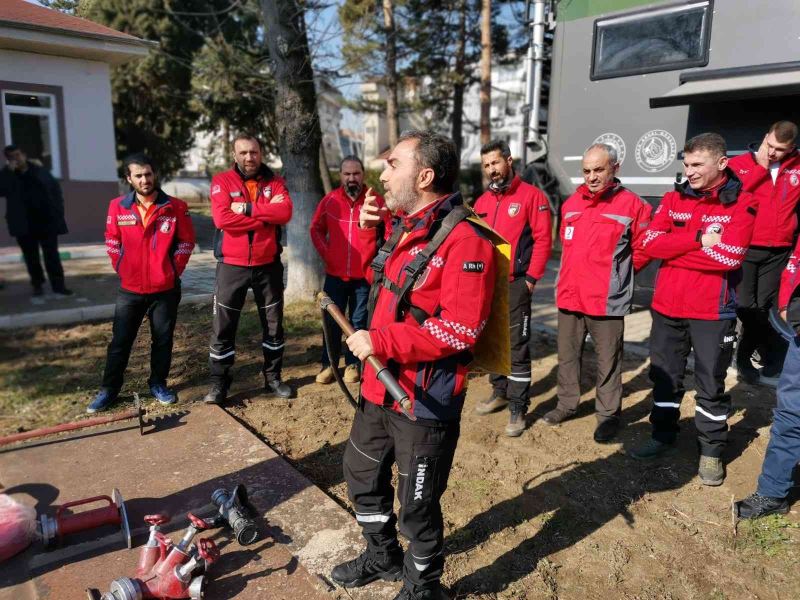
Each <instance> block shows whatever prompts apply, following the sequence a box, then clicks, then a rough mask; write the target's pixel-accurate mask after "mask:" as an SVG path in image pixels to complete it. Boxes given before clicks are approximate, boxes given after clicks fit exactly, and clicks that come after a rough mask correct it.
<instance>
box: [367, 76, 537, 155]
mask: <svg viewBox="0 0 800 600" xmlns="http://www.w3.org/2000/svg"><path fill="white" fill-rule="evenodd" d="M417 87H418V84H417V82H416V81H414V80H411V79H409V80H407V81H406V82H405V85H404V86H403V88H404V92H403V100H401V103H403V102H409V101H411V100H413V99H414V97H415V95H416V93H417ZM479 88H480V86H479V84H475V85H473V86H471V87H470V88H469V89H467V90H466V91H465V93H464V121H463V130H462V135H463V144H462V151H461V162H462V164H465V165H466V164H477V163H479V162H480V147H481V143H480V115H481V107H480V93H479V91H480V89H479ZM361 95H362V97H363V98H364V99H365V100H368V101H384V102H385V100H386V91H385V89H384V88H383V86H380V85H378V84H376V83H375V82H371V81H370V82H366V83H364V84H362V86H361ZM524 103H525V67H524V64H523V62H522V61H520V62H519V63H518V64H515V65H493V66H492V112H491V120H492V139H504V140H506V141H507V142H508V143H509V146H510V147H511V153H512V155H513V156H514V157H515V158H518V157H519V156H520V155H521V153H522V146H521V145H520V136H521V130H522V120H523V113H522V107H523V105H524ZM429 121H430V119H427V118H426V116H425V115H423V114H418V113H416V114H414V113H412V114H409V113H401V116H400V130H401V131H402V130H403V129H407V128H409V127H426V126H433V127H434V128H436V129H438V130H440V131H441V133H443V134H445V135H450V134H451V131H450V123H449V122H447V123H439V124H429ZM364 122H365V136H364V159H365V162H366V163H368V164H369V165H370V166H372V167H373V168H381V166H382V162H383V161H382V160H381V159H379V158H378V157H379V156H380V155H381V154H382V153H383V152H384V151H385V150H386V149H387V148H388V146H389V133H388V125H387V122H386V115H385V114H384V113H375V112H373V113H366V114H365V115H364Z"/></svg>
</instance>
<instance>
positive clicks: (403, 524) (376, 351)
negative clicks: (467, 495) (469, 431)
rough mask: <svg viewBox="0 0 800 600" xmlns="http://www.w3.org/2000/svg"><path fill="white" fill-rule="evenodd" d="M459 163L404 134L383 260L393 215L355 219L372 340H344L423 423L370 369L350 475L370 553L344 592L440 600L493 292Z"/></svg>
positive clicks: (390, 188)
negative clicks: (468, 409) (459, 462)
mask: <svg viewBox="0 0 800 600" xmlns="http://www.w3.org/2000/svg"><path fill="white" fill-rule="evenodd" d="M458 164H459V160H458V152H457V151H456V148H455V145H454V144H453V142H452V141H451V140H449V139H447V138H445V137H443V136H441V135H437V134H433V133H430V132H424V131H410V132H406V133H404V134H403V135H402V136H400V140H399V142H398V144H397V145H396V146H395V147H394V148H393V149H392V152H391V154H390V155H389V158H388V160H387V167H386V169H385V170H384V171H383V173H382V174H381V181H382V182H383V185H384V188H385V189H386V204H387V206H388V209H389V210H391V211H392V212H393V213H395V214H396V217H395V220H394V222H393V224H392V231H393V233H392V235H391V237H390V238H389V240H388V241H387V242H386V243H385V244H384V245H383V247H382V248H381V249H380V251H377V249H378V243H379V240H378V238H377V235H376V228H377V225H378V224H379V223H380V222H381V219H382V216H383V214H384V213H385V211H386V210H387V209H386V208H380V207H379V206H378V204H377V201H376V197H375V196H374V195H373V194H368V195H367V197H366V199H365V201H364V206H363V208H362V209H361V214H360V222H359V227H360V229H359V236H360V237H361V241H362V260H363V264H364V272H365V274H366V276H367V278H368V279H369V280H370V282H371V283H372V290H371V294H370V306H369V309H370V310H369V324H368V327H369V329H368V330H360V331H356V332H355V333H354V334H353V335H351V336H349V337H348V338H347V345H348V346H349V348H350V350H352V352H353V354H355V355H356V356H357V357H358V358H359V359H360V360H364V359H366V358H367V357H368V356H371V355H374V356H376V357H377V358H378V359H380V360H381V361H382V362H384V363H388V368H389V370H390V371H391V372H392V373H393V374H394V375H395V377H396V378H397V380H398V381H399V383H400V385H401V386H402V387H403V389H404V390H405V392H406V393H407V394H408V395H409V397H410V400H411V405H410V412H411V413H412V414H413V416H414V417H415V418H416V421H414V422H412V421H411V420H409V419H408V418H407V417H405V416H403V415H401V414H400V411H399V408H398V405H397V404H396V403H395V402H389V401H388V396H387V393H386V390H385V388H384V387H383V386H382V385H381V384H380V383H379V381H378V380H377V378H376V373H375V371H374V369H372V368H371V367H370V366H368V365H367V366H365V368H364V374H363V382H362V388H361V394H362V402H361V403H360V407H359V409H358V410H357V411H356V416H355V419H354V421H353V426H352V430H351V433H350V441H349V443H348V445H347V449H346V451H345V455H344V476H345V479H346V481H347V486H348V493H349V496H350V500H351V501H352V503H353V505H354V507H355V513H356V519H357V521H358V522H359V524H360V525H361V526H362V530H363V533H364V537H365V538H366V540H367V549H366V551H365V552H364V553H362V554H361V555H360V556H359V557H358V558H356V559H354V560H351V561H348V562H345V563H342V564H340V565H338V566H337V567H335V568H334V569H333V572H332V573H331V576H332V578H333V580H334V581H336V582H337V583H338V584H340V585H342V586H344V587H360V586H363V585H366V584H368V583H371V582H373V581H376V580H378V579H384V580H387V581H398V580H400V579H402V580H403V588H402V589H401V590H400V593H399V594H398V595H397V599H406V600H411V599H425V600H429V599H438V598H442V597H444V596H443V592H442V588H441V584H440V583H439V579H440V578H441V575H442V571H443V568H444V557H443V555H442V550H443V548H442V547H443V538H444V535H443V534H444V531H443V519H442V510H441V506H440V503H439V501H440V498H441V496H442V493H443V492H444V490H445V488H446V486H447V479H448V476H449V474H450V467H451V465H452V462H453V454H454V452H455V448H456V442H457V441H458V436H459V426H460V423H459V419H460V416H461V410H462V408H463V405H464V397H465V395H466V383H467V373H468V365H469V363H470V362H471V360H472V355H471V353H470V350H471V349H472V348H473V347H474V345H475V344H476V342H477V340H478V337H479V336H480V334H481V331H482V330H483V328H484V326H485V324H486V321H487V319H488V318H489V312H490V306H491V302H492V297H493V293H494V283H495V268H496V265H495V255H494V248H493V246H492V243H491V242H490V241H489V239H488V238H487V237H486V236H485V235H484V234H483V232H482V230H481V229H480V228H479V227H478V226H477V225H474V224H472V223H470V222H464V221H463V220H462V219H463V218H464V217H465V216H466V215H467V214H469V213H470V211H469V210H468V209H467V208H466V207H465V206H464V202H463V199H462V198H461V195H460V194H459V193H453V189H454V187H455V184H456V180H457V176H458ZM376 254H377V255H376ZM373 257H374V260H373ZM370 261H371V263H370ZM393 462H396V463H397V467H398V473H399V484H398V497H399V500H400V507H401V508H400V515H399V524H400V530H401V531H402V532H403V534H404V535H405V536H406V537H407V538H408V540H409V546H408V550H407V551H406V553H405V558H404V557H403V551H402V549H401V547H400V544H399V543H398V541H397V529H396V524H397V522H398V518H397V517H396V516H395V514H394V511H393V503H394V488H393V487H392V484H391V479H392V470H391V468H392V463H393Z"/></svg>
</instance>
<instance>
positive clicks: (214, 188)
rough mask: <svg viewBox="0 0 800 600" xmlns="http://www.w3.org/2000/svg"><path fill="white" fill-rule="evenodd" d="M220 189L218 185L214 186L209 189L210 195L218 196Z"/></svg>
mask: <svg viewBox="0 0 800 600" xmlns="http://www.w3.org/2000/svg"><path fill="white" fill-rule="evenodd" d="M220 189H221V188H220V187H219V184H217V185H215V186H214V187H212V188H211V193H212V194H219V192H220Z"/></svg>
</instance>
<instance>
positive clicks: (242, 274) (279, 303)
mask: <svg viewBox="0 0 800 600" xmlns="http://www.w3.org/2000/svg"><path fill="white" fill-rule="evenodd" d="M250 288H252V290H253V298H254V299H255V302H256V306H257V307H258V318H259V319H260V320H261V349H262V350H263V353H264V378H265V379H266V381H275V380H280V378H281V365H282V363H283V347H284V339H283V264H281V262H280V260H276V261H274V262H271V263H269V264H267V265H260V266H257V267H238V266H236V265H226V264H224V263H221V262H220V263H217V276H216V280H215V282H214V305H213V318H212V333H211V342H210V348H211V351H210V352H209V355H208V356H209V359H208V363H209V369H210V370H211V377H212V379H217V378H219V379H226V378H227V379H228V380H230V375H229V371H230V368H231V367H232V366H233V362H234V359H235V358H236V329H237V328H238V327H239V317H240V316H241V314H242V308H243V307H244V301H245V298H246V297H247V290H248V289H250Z"/></svg>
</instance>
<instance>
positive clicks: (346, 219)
mask: <svg viewBox="0 0 800 600" xmlns="http://www.w3.org/2000/svg"><path fill="white" fill-rule="evenodd" d="M339 173H340V176H341V181H342V185H341V186H340V187H338V188H336V189H335V190H333V191H332V192H331V193H330V194H328V195H326V196H325V197H324V198H323V199H322V200H321V201H320V203H319V204H318V205H317V210H316V211H315V212H314V217H313V219H312V220H311V227H310V229H309V231H310V233H311V241H312V242H313V243H314V247H315V248H316V249H317V252H319V255H320V257H322V260H323V261H324V262H325V283H324V285H323V290H324V292H325V293H326V294H328V296H330V298H331V300H333V301H334V302H335V303H336V305H337V306H338V307H339V308H340V309H341V310H342V312H345V311H346V310H349V317H350V322H351V323H352V324H353V327H355V328H356V329H364V328H365V327H366V326H367V298H368V296H369V284H368V283H367V280H366V279H365V278H364V271H363V269H362V266H361V242H360V239H359V237H358V216H359V214H360V213H361V207H362V206H363V205H364V197H365V195H366V194H367V193H371V192H372V190H371V189H370V190H365V188H364V164H363V163H362V162H361V159H360V158H358V157H357V156H352V155H351V156H346V157H344V158H343V159H342V162H341V167H340V169H339ZM371 195H372V196H374V197H375V201H376V202H377V204H378V206H379V207H383V206H385V203H384V201H383V198H382V197H381V196H379V195H377V194H374V193H372V194H371ZM388 221H389V219H388V213H386V220H385V223H384V224H385V225H388ZM325 319H327V321H328V331H329V332H330V335H331V338H332V339H330V340H327V344H323V348H322V370H321V371H320V372H319V373H318V374H317V383H322V384H329V383H333V381H334V376H333V369H338V365H332V364H331V358H330V357H329V356H328V350H327V346H328V345H330V346H331V351H332V352H333V353H334V355H335V356H336V357H337V358H338V356H339V354H340V351H341V347H342V331H341V329H339V326H338V325H336V322H335V321H334V320H333V319H331V318H330V317H328V315H327V314H326V315H325ZM345 364H346V365H347V368H346V369H345V372H344V377H343V379H344V381H345V382H347V383H356V382H358V380H359V378H360V373H359V362H358V359H357V358H356V357H355V356H354V355H353V353H352V352H350V349H349V348H347V349H346V350H345Z"/></svg>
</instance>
